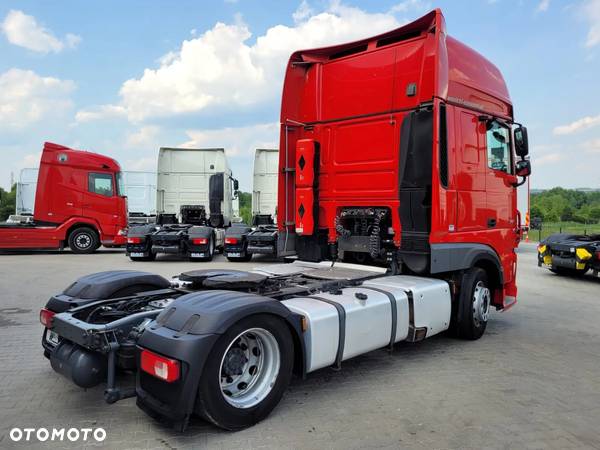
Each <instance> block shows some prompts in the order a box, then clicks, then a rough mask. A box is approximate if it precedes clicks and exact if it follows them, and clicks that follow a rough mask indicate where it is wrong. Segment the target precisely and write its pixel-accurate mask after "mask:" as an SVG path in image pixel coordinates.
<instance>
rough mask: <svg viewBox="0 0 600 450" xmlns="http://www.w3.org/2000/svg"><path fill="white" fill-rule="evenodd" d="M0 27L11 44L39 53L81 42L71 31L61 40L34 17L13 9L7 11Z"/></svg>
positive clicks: (57, 50)
mask: <svg viewBox="0 0 600 450" xmlns="http://www.w3.org/2000/svg"><path fill="white" fill-rule="evenodd" d="M1 28H2V31H3V32H4V34H5V35H6V38H7V39H8V42H10V43H11V44H14V45H18V46H19V47H25V48H27V49H29V50H32V51H34V52H39V53H49V52H54V53H59V52H61V51H62V50H64V49H65V48H75V47H76V46H77V45H78V44H79V43H80V42H81V37H79V36H77V35H75V34H71V33H69V34H67V35H66V36H65V37H64V39H62V40H61V39H59V38H57V37H56V36H55V35H54V34H53V33H52V31H50V30H48V29H46V28H44V27H43V26H41V25H40V24H38V23H37V21H36V20H35V17H33V16H29V15H27V14H25V13H24V12H23V11H18V10H14V9H13V10H11V11H9V12H8V14H7V15H6V17H5V18H4V22H2V25H1Z"/></svg>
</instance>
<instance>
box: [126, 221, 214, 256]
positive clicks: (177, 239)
mask: <svg viewBox="0 0 600 450" xmlns="http://www.w3.org/2000/svg"><path fill="white" fill-rule="evenodd" d="M211 237H212V239H213V240H214V239H215V238H214V230H213V228H211V227H207V226H194V225H179V224H169V225H162V226H160V227H157V226H153V225H150V226H142V227H135V228H131V229H130V230H129V233H128V235H127V256H130V257H131V256H133V257H137V258H149V257H151V256H152V255H156V254H159V253H165V254H171V255H180V256H183V257H188V258H206V257H208V256H209V247H210V239H211Z"/></svg>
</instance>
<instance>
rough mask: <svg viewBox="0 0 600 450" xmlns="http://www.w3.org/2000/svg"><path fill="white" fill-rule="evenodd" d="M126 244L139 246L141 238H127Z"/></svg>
mask: <svg viewBox="0 0 600 450" xmlns="http://www.w3.org/2000/svg"><path fill="white" fill-rule="evenodd" d="M127 243H128V244H141V243H142V238H141V237H128V238H127Z"/></svg>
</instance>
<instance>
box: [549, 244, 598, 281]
mask: <svg viewBox="0 0 600 450" xmlns="http://www.w3.org/2000/svg"><path fill="white" fill-rule="evenodd" d="M538 266H540V267H546V268H548V269H550V270H552V271H555V272H570V273H573V274H584V273H586V272H587V271H589V270H592V271H593V272H594V274H595V275H597V274H598V271H600V235H590V236H588V235H572V234H554V235H552V236H549V237H548V238H546V239H544V240H543V241H541V242H540V245H539V246H538Z"/></svg>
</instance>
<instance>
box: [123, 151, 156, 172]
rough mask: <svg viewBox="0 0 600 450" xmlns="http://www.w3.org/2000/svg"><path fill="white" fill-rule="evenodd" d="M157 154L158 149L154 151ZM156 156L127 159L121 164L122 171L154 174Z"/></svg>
mask: <svg viewBox="0 0 600 450" xmlns="http://www.w3.org/2000/svg"><path fill="white" fill-rule="evenodd" d="M156 153H157V154H158V149H157V150H156ZM157 161H158V156H148V157H145V158H136V159H128V160H125V162H124V163H123V166H122V168H123V170H133V171H140V172H156V165H157Z"/></svg>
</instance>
